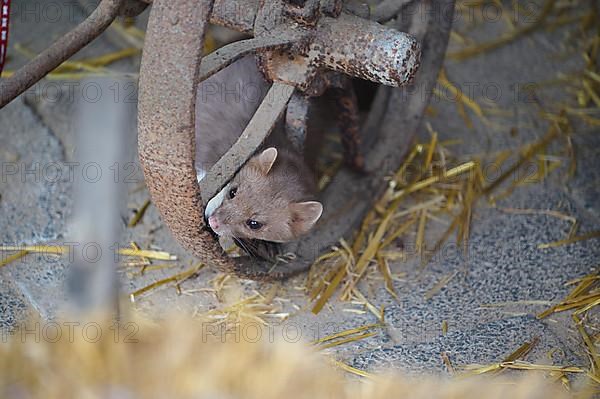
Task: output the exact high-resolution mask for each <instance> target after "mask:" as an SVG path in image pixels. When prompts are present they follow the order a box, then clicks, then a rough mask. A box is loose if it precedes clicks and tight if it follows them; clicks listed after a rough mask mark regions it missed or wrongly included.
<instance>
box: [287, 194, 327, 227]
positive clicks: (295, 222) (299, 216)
mask: <svg viewBox="0 0 600 399" xmlns="http://www.w3.org/2000/svg"><path fill="white" fill-rule="evenodd" d="M290 210H291V211H292V223H291V228H292V232H293V233H294V234H295V235H301V234H305V233H306V232H308V231H309V230H310V229H311V228H312V227H313V226H314V225H315V223H317V220H319V218H320V217H321V214H322V213H323V205H321V203H320V202H317V201H307V202H296V203H293V204H291V205H290Z"/></svg>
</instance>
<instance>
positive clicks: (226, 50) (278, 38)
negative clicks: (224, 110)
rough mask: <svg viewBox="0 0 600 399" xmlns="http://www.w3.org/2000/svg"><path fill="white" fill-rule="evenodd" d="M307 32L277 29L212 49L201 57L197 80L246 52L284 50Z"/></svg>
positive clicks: (223, 66) (202, 78)
mask: <svg viewBox="0 0 600 399" xmlns="http://www.w3.org/2000/svg"><path fill="white" fill-rule="evenodd" d="M306 36H307V32H306V31H303V30H298V29H285V30H284V29H279V30H274V31H273V32H269V34H266V35H264V36H261V37H257V38H253V39H247V40H240V41H237V42H233V43H231V44H228V45H226V46H223V47H221V48H220V49H218V50H215V51H213V52H212V53H210V54H209V55H207V56H206V57H204V58H203V59H202V62H201V64H200V74H199V76H198V79H199V81H202V80H204V79H207V78H208V77H209V76H211V75H213V74H215V73H217V72H219V71H220V70H221V69H223V68H225V67H227V66H228V65H229V64H231V63H232V62H234V61H235V60H238V59H240V58H242V57H244V56H245V55H247V54H252V53H256V52H258V51H267V50H271V51H272V50H285V49H287V48H289V47H291V46H292V45H295V44H297V43H298V42H299V41H302V40H305V39H306Z"/></svg>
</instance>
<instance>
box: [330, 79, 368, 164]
mask: <svg viewBox="0 0 600 399" xmlns="http://www.w3.org/2000/svg"><path fill="white" fill-rule="evenodd" d="M331 92H332V93H333V96H334V98H335V105H336V111H337V114H336V118H337V120H338V125H339V127H340V135H341V138H342V146H343V147H344V161H345V162H346V164H347V165H348V166H349V167H350V168H352V169H353V170H355V171H357V172H364V171H365V170H364V168H365V157H364V154H363V146H362V139H361V134H360V122H359V111H358V100H357V99H356V93H355V92H354V88H353V87H352V83H351V82H350V81H349V80H347V79H346V83H345V84H343V85H342V86H341V87H339V88H333V89H332V90H331Z"/></svg>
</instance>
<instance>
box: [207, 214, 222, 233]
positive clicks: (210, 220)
mask: <svg viewBox="0 0 600 399" xmlns="http://www.w3.org/2000/svg"><path fill="white" fill-rule="evenodd" d="M208 224H209V226H210V228H211V229H213V230H217V229H218V228H219V220H218V219H217V217H216V216H215V215H212V216H211V217H209V218H208Z"/></svg>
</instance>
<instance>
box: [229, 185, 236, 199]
mask: <svg viewBox="0 0 600 399" xmlns="http://www.w3.org/2000/svg"><path fill="white" fill-rule="evenodd" d="M236 193H237V187H234V188H232V189H231V190H229V199H233V198H234V197H235V194H236Z"/></svg>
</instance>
